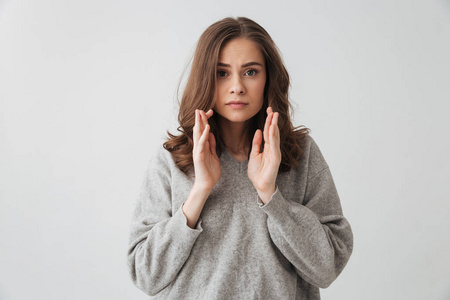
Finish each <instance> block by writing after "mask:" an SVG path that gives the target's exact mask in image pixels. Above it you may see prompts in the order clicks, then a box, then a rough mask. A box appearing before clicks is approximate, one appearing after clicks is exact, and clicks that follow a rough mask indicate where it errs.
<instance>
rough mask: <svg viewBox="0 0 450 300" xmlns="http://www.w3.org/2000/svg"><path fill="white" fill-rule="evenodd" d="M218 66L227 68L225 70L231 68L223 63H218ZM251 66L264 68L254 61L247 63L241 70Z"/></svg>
mask: <svg viewBox="0 0 450 300" xmlns="http://www.w3.org/2000/svg"><path fill="white" fill-rule="evenodd" d="M217 66H219V67H225V68H229V67H230V65H228V64H224V63H221V62H219V63H217ZM250 66H261V67H263V65H262V64H260V63H259V62H256V61H252V62H248V63H246V64H243V65H242V66H241V68H247V67H250Z"/></svg>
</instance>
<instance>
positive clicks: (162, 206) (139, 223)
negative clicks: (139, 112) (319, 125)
mask: <svg viewBox="0 0 450 300" xmlns="http://www.w3.org/2000/svg"><path fill="white" fill-rule="evenodd" d="M301 146H302V149H303V151H304V155H303V157H302V159H301V160H300V167H299V168H298V169H293V170H291V171H289V172H284V173H279V174H278V177H277V182H276V183H277V190H276V192H275V194H273V196H272V198H271V199H270V201H269V202H268V203H267V204H265V205H263V203H262V202H261V200H260V199H259V198H258V194H257V192H256V190H255V188H254V187H253V185H252V183H251V182H250V180H249V178H248V176H247V165H248V161H247V160H246V161H244V162H238V161H237V160H235V159H234V157H233V156H232V155H231V154H230V153H229V152H228V151H227V150H224V151H223V152H222V155H221V156H220V163H221V167H222V177H221V179H220V180H219V182H218V183H217V184H216V186H215V187H214V188H213V190H212V192H211V194H210V196H209V198H208V199H207V200H206V203H205V206H204V208H203V211H202V213H201V215H200V219H199V221H198V223H197V226H196V228H195V229H191V228H190V227H188V226H187V224H186V221H187V220H186V217H185V216H184V214H183V212H182V210H181V206H182V204H183V203H184V201H185V200H186V199H187V197H188V195H189V192H190V190H191V188H192V185H193V183H194V178H193V176H192V173H191V174H187V175H186V174H184V173H183V172H181V171H180V170H179V169H178V168H177V167H176V165H175V163H174V161H173V159H172V156H171V154H170V153H169V152H168V151H166V150H165V149H163V148H162V147H161V149H160V150H159V151H158V153H157V155H156V156H155V157H154V158H153V160H151V162H150V164H149V166H148V169H147V171H146V176H145V180H144V183H143V186H142V190H141V193H140V195H139V197H138V199H137V202H136V206H135V210H134V213H133V217H132V224H131V233H130V240H129V248H128V266H129V270H130V274H131V278H132V280H133V282H134V283H135V284H136V286H137V287H138V288H139V289H141V290H142V291H144V292H145V293H146V294H148V295H150V296H152V297H150V299H207V300H210V299H226V300H229V299H246V300H251V299H277V300H279V299H293V300H294V299H320V293H319V288H326V287H328V286H329V285H330V284H331V283H332V282H333V281H334V280H335V279H336V277H337V276H338V275H339V274H340V273H341V271H342V270H343V268H344V267H345V265H346V264H347V261H348V259H349V258H350V255H351V253H352V249H353V234H352V230H351V227H350V224H349V223H348V221H347V220H346V218H345V217H344V216H343V214H342V208H341V204H340V201H339V196H338V193H337V191H336V187H335V184H334V182H333V178H332V176H331V173H330V169H329V167H328V165H327V163H326V161H325V159H324V158H323V156H322V154H321V152H320V150H319V148H318V147H317V145H316V143H315V142H314V140H313V139H312V138H311V137H310V136H306V137H305V138H304V139H303V140H302V145H301Z"/></svg>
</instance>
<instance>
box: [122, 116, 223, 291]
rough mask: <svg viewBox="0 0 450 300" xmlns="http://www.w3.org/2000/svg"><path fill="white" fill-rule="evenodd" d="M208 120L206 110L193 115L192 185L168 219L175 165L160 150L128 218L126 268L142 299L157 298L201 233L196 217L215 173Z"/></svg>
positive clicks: (217, 174)
mask: <svg viewBox="0 0 450 300" xmlns="http://www.w3.org/2000/svg"><path fill="white" fill-rule="evenodd" d="M211 115H212V110H211V111H210V112H208V113H206V114H205V113H204V112H203V111H197V112H196V125H195V127H194V150H193V159H194V168H195V183H194V186H193V188H192V189H191V192H190V194H189V196H188V198H187V199H186V201H185V203H183V204H182V205H181V206H180V207H179V208H178V209H177V210H176V212H175V213H174V214H172V209H173V208H172V189H173V188H176V187H172V184H173V183H172V176H171V168H172V169H173V168H176V166H175V165H174V162H173V161H172V160H171V159H172V158H171V157H170V154H169V153H168V152H167V151H166V150H163V149H161V150H160V152H158V155H157V156H156V157H155V158H154V159H153V160H152V161H151V163H150V164H149V166H148V168H147V172H146V176H145V180H144V184H143V186H142V189H141V193H140V195H139V197H138V200H137V202H136V206H135V210H134V213H133V217H132V225H131V233H130V240H129V247H128V266H129V270H130V274H131V278H132V280H133V282H134V283H135V285H136V286H137V287H138V288H139V289H141V290H142V291H144V292H145V293H146V294H148V295H156V294H158V293H159V292H161V291H162V290H164V288H165V287H167V286H168V285H169V284H170V283H171V282H172V281H173V280H174V279H175V278H176V276H177V274H178V272H179V271H180V269H181V268H182V266H183V265H184V263H185V262H186V260H187V259H188V258H189V255H190V252H191V249H192V247H193V245H194V243H195V241H196V239H197V237H198V236H199V235H200V233H201V232H202V227H201V220H200V221H199V216H200V213H201V211H202V209H203V205H204V203H205V201H206V199H207V198H208V196H209V193H210V192H211V189H212V187H213V186H214V185H215V184H216V183H217V181H218V180H219V179H220V174H221V173H220V163H219V160H218V157H217V155H216V153H215V139H214V136H213V135H212V134H211V133H209V125H207V118H209V117H210V116H211Z"/></svg>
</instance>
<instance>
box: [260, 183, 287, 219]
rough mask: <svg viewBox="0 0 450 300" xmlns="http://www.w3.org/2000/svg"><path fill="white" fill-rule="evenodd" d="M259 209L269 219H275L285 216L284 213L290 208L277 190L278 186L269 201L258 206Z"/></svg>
mask: <svg viewBox="0 0 450 300" xmlns="http://www.w3.org/2000/svg"><path fill="white" fill-rule="evenodd" d="M259 201H261V200H259ZM261 203H262V202H261ZM260 207H261V209H262V210H263V211H264V212H265V213H266V214H267V215H268V216H269V217H275V218H277V217H282V218H283V217H284V216H286V212H287V211H288V210H289V208H290V207H289V203H288V202H287V201H286V199H284V197H283V195H282V194H281V192H280V191H279V189H278V186H277V188H276V190H275V193H274V194H273V195H272V197H271V198H270V200H269V201H268V202H267V203H266V204H265V205H260Z"/></svg>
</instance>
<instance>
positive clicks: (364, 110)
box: [0, 0, 450, 300]
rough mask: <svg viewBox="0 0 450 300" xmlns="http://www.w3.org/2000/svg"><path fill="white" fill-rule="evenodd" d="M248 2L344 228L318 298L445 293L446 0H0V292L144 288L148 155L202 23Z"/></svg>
mask: <svg viewBox="0 0 450 300" xmlns="http://www.w3.org/2000/svg"><path fill="white" fill-rule="evenodd" d="M227 16H247V17H250V18H252V19H254V20H255V21H257V22H258V23H260V24H261V25H262V26H263V27H265V28H266V29H267V30H268V32H269V33H270V34H271V36H272V37H273V39H274V40H275V42H276V43H277V45H278V47H279V48H280V49H281V52H282V54H283V57H284V60H285V63H286V66H287V68H288V71H289V72H290V74H291V77H292V89H291V99H292V101H293V102H294V103H295V105H296V113H295V123H296V125H306V126H307V127H309V128H311V129H312V131H311V135H312V137H313V138H314V139H315V140H316V142H317V144H318V145H319V147H320V148H321V150H322V153H323V154H324V156H325V158H326V160H327V162H328V164H329V165H330V168H331V171H332V173H333V177H334V179H335V182H336V185H337V188H338V191H339V194H340V197H341V202H342V206H343V209H344V214H345V216H346V217H347V218H348V220H349V221H350V223H351V225H352V228H353V232H354V239H355V245H354V252H353V255H352V257H351V259H350V261H349V263H348V265H347V267H346V268H345V269H344V271H343V273H342V274H341V275H340V277H338V279H337V280H336V281H335V282H334V283H333V284H332V285H331V286H330V287H329V288H328V289H325V290H322V298H323V299H333V300H335V299H345V300H348V299H350V300H352V299H355V300H356V299H365V300H367V299H369V300H370V299H374V300H375V299H396V300H398V299H405V300H406V299H408V300H410V299H439V300H446V299H450V255H449V253H450V213H449V211H450V201H449V200H450V196H449V195H450V180H449V178H450V171H449V168H450V159H449V158H448V155H449V153H450V141H449V134H448V129H449V128H450V121H449V117H448V116H449V113H450V109H449V108H450V105H449V100H450V56H449V53H450V2H449V1H448V0H447V1H444V0H440V1H439V0H423V1H419V0H417V1H411V0H410V1H407V0H399V1H391V0H373V1H372V0H369V1H361V0H350V1H332V0H330V1H324V0H310V1H282V0H278V1H261V0H258V1H243V2H241V1H240V0H231V1H216V2H214V1H209V0H208V1H207V0H203V1H196V2H194V1H164V2H163V1H158V2H152V1H138V0H132V1H112V0H89V1H87V0H83V1H69V0H63V1H61V0H40V1H31V0H23V1H0V101H1V102H0V172H1V173H0V176H1V177H0V197H1V203H0V204H1V206H0V299H2V300H3V299H5V300H16V299H17V300H19V299H109V300H114V299H147V298H148V297H146V295H145V294H144V293H142V292H141V291H140V290H138V289H137V288H135V287H134V285H133V284H132V282H131V279H130V277H129V275H128V269H127V266H126V254H127V243H128V231H129V225H130V218H131V212H132V209H133V204H134V201H135V199H136V197H137V195H138V191H139V187H140V184H141V182H142V179H143V175H144V170H145V167H146V164H147V161H148V160H149V158H150V157H151V156H152V154H153V153H154V151H155V148H156V147H158V146H159V145H160V144H161V143H162V141H163V140H164V137H165V131H166V130H171V131H172V132H173V131H174V129H175V128H176V126H177V124H176V108H177V105H176V89H177V85H178V81H179V79H180V76H181V74H182V72H183V71H184V70H185V67H186V65H187V64H188V62H189V59H190V57H191V55H192V53H193V50H194V49H195V45H196V42H197V40H198V38H199V36H200V34H201V33H202V32H203V30H204V29H206V27H207V26H209V25H210V24H211V23H213V22H215V21H217V20H219V19H221V18H224V17H227Z"/></svg>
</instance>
